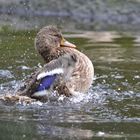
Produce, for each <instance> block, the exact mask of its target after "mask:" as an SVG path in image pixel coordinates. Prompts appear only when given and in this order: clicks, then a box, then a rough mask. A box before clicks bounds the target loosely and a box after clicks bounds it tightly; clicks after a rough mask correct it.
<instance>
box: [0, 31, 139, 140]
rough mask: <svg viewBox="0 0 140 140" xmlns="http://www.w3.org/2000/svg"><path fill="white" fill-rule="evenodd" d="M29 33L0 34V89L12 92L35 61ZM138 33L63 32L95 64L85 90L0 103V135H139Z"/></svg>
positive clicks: (127, 138) (54, 138) (126, 138)
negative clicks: (51, 97)
mask: <svg viewBox="0 0 140 140" xmlns="http://www.w3.org/2000/svg"><path fill="white" fill-rule="evenodd" d="M34 36H35V33H34V32H31V33H30V32H9V33H0V58H1V61H0V94H3V93H5V92H7V91H9V90H10V91H13V93H14V92H15V91H16V89H17V88H18V87H19V85H20V84H21V81H22V80H23V79H24V78H25V77H26V76H27V75H29V74H30V73H31V72H32V71H33V69H34V68H35V66H37V65H40V64H43V61H42V59H41V58H40V56H38V54H37V53H36V52H35V50H34ZM139 36H140V33H129V32H125V33H118V32H85V31H84V32H81V31H77V32H74V33H65V38H67V39H68V40H69V41H71V42H73V43H75V44H76V45H77V46H78V49H79V50H81V51H82V52H84V53H85V54H87V55H88V56H89V57H90V58H91V60H92V62H93V64H94V67H95V77H94V83H93V86H92V87H91V89H90V90H89V93H88V94H87V95H86V96H85V95H82V96H81V97H79V98H76V97H73V98H72V99H67V98H66V99H64V100H61V99H60V100H58V101H53V102H50V101H48V102H47V103H45V104H41V103H35V104H31V105H26V106H24V105H20V104H18V105H13V106H7V105H4V104H3V103H0V140H4V139H7V140H11V139H12V140H19V139H21V140H24V139H26V140H31V139H32V140H37V139H40V140H42V139H43V140H44V139H50V140H60V139H78V140H81V139H84V140H85V139H94V140H99V139H103V140H107V139H109V140H110V139H113V140H118V139H119V140H139V139H140V103H139V102H140V37H139Z"/></svg>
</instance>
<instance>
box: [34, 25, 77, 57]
mask: <svg viewBox="0 0 140 140" xmlns="http://www.w3.org/2000/svg"><path fill="white" fill-rule="evenodd" d="M59 47H70V48H75V47H76V46H75V45H74V44H72V43H70V42H68V41H67V40H66V39H64V38H63V36H62V33H61V31H60V30H59V29H58V28H56V27H55V26H46V27H44V28H42V29H41V30H40V31H39V32H38V33H37V36H36V39H35V48H36V49H37V51H38V52H39V54H40V55H41V56H42V57H43V58H44V59H46V57H48V56H49V55H50V54H51V53H52V52H55V51H56V49H57V48H59Z"/></svg>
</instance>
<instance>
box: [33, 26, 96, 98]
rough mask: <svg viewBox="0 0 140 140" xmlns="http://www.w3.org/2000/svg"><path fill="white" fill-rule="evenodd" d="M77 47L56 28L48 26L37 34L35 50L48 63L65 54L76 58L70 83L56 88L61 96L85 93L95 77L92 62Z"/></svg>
mask: <svg viewBox="0 0 140 140" xmlns="http://www.w3.org/2000/svg"><path fill="white" fill-rule="evenodd" d="M75 47H76V46H75V45H74V44H72V43H69V42H68V41H66V40H65V39H64V38H63V36H62V33H61V32H60V31H59V30H58V29H57V28H56V27H55V26H46V27H44V28H42V29H41V30H40V31H39V32H38V33H37V36H36V39H35V48H36V50H37V51H38V53H39V54H40V55H41V56H42V57H43V59H44V61H45V62H46V63H48V62H50V61H52V60H54V59H57V58H58V57H60V56H62V55H64V54H71V55H73V54H74V55H75V56H76V65H75V67H74V69H73V72H72V74H71V75H70V76H69V79H68V81H67V82H66V83H63V85H61V83H60V84H59V86H58V87H57V88H56V89H57V90H58V92H59V94H64V95H67V96H68V93H71V94H75V93H76V92H82V93H85V92H86V91H87V90H88V89H89V87H90V86H91V84H92V81H93V76H94V68H93V65H92V62H91V61H90V59H89V58H88V57H87V56H86V55H85V54H83V53H81V52H80V51H78V50H77V49H75ZM65 89H67V90H65ZM68 91H69V92H68ZM67 92H68V93H67Z"/></svg>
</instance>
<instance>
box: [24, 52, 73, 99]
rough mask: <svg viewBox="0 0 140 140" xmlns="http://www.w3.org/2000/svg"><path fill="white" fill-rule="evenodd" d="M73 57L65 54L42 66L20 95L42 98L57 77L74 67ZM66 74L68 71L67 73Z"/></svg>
mask: <svg viewBox="0 0 140 140" xmlns="http://www.w3.org/2000/svg"><path fill="white" fill-rule="evenodd" d="M75 62H76V59H75V56H73V55H71V54H65V55H63V56H61V57H59V58H58V59H55V60H52V61H51V62H49V63H47V64H46V65H44V67H42V68H40V69H39V70H38V71H37V72H34V74H33V75H32V77H31V78H30V80H28V83H26V85H27V86H26V88H25V90H24V91H23V92H22V95H27V96H30V97H32V96H43V95H44V94H45V93H44V91H46V90H48V89H49V88H50V87H51V86H52V85H53V83H54V82H55V81H56V79H57V77H58V76H60V75H64V74H66V71H67V70H69V69H71V68H72V67H74V66H75ZM67 72H68V71H67Z"/></svg>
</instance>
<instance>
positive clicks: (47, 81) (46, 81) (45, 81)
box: [36, 75, 56, 92]
mask: <svg viewBox="0 0 140 140" xmlns="http://www.w3.org/2000/svg"><path fill="white" fill-rule="evenodd" d="M55 79H56V75H49V76H46V77H44V78H42V80H41V82H40V84H39V85H38V87H37V89H36V92H37V91H42V90H47V89H49V88H50V86H51V85H52V84H53V83H54V81H55Z"/></svg>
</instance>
